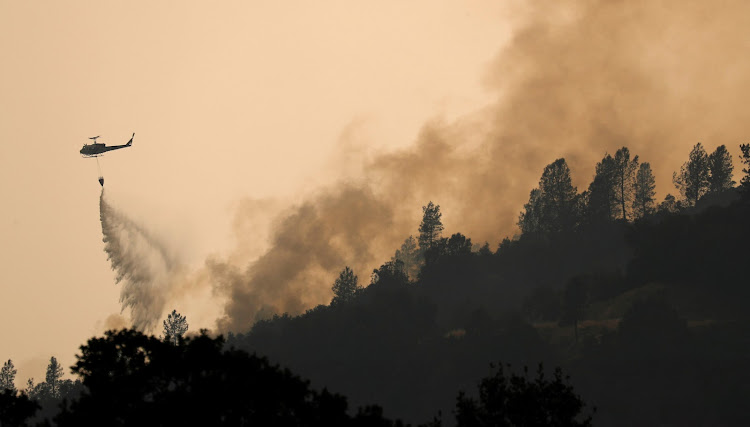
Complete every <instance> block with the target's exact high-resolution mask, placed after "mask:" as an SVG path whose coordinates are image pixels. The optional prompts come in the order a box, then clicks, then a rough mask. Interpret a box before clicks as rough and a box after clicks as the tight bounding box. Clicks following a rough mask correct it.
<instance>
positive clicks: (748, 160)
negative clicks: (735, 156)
mask: <svg viewBox="0 0 750 427" xmlns="http://www.w3.org/2000/svg"><path fill="white" fill-rule="evenodd" d="M740 151H741V152H742V154H740V162H742V164H743V165H745V167H744V168H742V172H744V173H745V176H743V177H742V179H741V180H740V185H742V188H743V189H745V191H747V190H750V144H741V145H740Z"/></svg>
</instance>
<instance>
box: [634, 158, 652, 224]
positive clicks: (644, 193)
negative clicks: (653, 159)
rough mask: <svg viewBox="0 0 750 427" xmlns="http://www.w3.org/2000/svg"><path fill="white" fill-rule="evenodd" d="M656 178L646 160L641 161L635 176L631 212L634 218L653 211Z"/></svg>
mask: <svg viewBox="0 0 750 427" xmlns="http://www.w3.org/2000/svg"><path fill="white" fill-rule="evenodd" d="M655 188H656V180H655V179H654V174H653V173H652V172H651V165H650V164H649V163H648V162H644V163H641V166H640V167H639V168H638V173H637V174H636V176H635V197H634V199H633V213H634V214H635V217H636V218H643V217H646V216H648V215H650V214H652V213H653V212H654V204H655V199H654V197H655V196H656V191H655Z"/></svg>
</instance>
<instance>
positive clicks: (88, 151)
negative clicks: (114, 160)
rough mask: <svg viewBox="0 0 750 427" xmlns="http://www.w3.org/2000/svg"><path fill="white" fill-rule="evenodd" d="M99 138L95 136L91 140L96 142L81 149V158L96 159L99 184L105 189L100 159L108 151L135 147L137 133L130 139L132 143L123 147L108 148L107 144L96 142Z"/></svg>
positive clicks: (111, 146)
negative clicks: (134, 141) (134, 139)
mask: <svg viewBox="0 0 750 427" xmlns="http://www.w3.org/2000/svg"><path fill="white" fill-rule="evenodd" d="M97 138H99V136H93V137H91V138H89V139H92V140H94V142H93V143H91V144H84V145H83V148H81V156H83V157H85V158H92V157H94V158H96V166H97V168H99V184H100V185H101V186H102V187H104V176H102V168H101V166H100V165H99V157H100V156H101V155H102V154H104V153H106V152H107V151H112V150H119V149H120V148H126V147H130V146H131V145H133V138H135V132H133V136H131V137H130V141H128V142H127V143H126V144H123V145H110V146H109V147H107V144H103V143H100V142H96V139H97Z"/></svg>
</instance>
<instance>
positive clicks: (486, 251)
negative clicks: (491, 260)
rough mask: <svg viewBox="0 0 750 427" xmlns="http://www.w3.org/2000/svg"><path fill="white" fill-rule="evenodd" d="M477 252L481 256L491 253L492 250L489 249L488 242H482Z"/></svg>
mask: <svg viewBox="0 0 750 427" xmlns="http://www.w3.org/2000/svg"><path fill="white" fill-rule="evenodd" d="M477 253H478V254H479V255H482V256H489V255H492V250H491V249H490V242H484V244H483V245H482V247H480V248H479V250H478V251H477Z"/></svg>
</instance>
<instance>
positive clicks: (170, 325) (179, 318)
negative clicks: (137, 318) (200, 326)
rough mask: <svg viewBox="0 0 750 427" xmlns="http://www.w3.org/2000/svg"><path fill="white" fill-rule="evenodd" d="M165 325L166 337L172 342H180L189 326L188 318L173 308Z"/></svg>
mask: <svg viewBox="0 0 750 427" xmlns="http://www.w3.org/2000/svg"><path fill="white" fill-rule="evenodd" d="M163 326H164V339H165V340H167V341H170V342H171V343H172V344H178V343H179V342H180V340H181V339H182V336H183V335H185V332H187V330H188V328H189V325H188V322H187V318H185V316H183V315H181V314H180V313H178V312H177V310H172V312H171V313H170V314H169V315H168V316H167V318H166V320H164V322H163Z"/></svg>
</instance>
